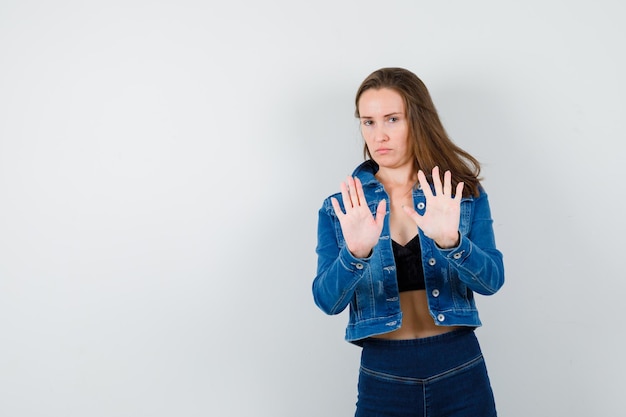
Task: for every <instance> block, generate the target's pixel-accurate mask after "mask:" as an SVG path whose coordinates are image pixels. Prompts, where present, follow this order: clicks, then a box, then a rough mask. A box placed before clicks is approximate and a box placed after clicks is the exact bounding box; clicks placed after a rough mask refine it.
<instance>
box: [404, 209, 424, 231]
mask: <svg viewBox="0 0 626 417" xmlns="http://www.w3.org/2000/svg"><path fill="white" fill-rule="evenodd" d="M402 210H404V212H405V213H406V214H407V215H408V216H409V217H410V218H411V219H413V221H414V222H415V224H416V225H417V226H419V225H420V223H421V222H422V216H420V215H419V214H418V213H417V211H415V210H414V209H413V207H409V206H402Z"/></svg>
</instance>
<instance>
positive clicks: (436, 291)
mask: <svg viewBox="0 0 626 417" xmlns="http://www.w3.org/2000/svg"><path fill="white" fill-rule="evenodd" d="M432 294H433V297H439V290H438V289H437V288H435V289H434V290H433V292H432Z"/></svg>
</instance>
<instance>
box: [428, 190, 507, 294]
mask: <svg viewBox="0 0 626 417" xmlns="http://www.w3.org/2000/svg"><path fill="white" fill-rule="evenodd" d="M439 251H440V252H441V254H442V255H443V256H445V257H446V259H448V262H449V265H450V267H451V268H454V269H456V270H457V272H458V276H459V279H460V280H461V281H463V283H465V284H466V285H467V286H468V288H470V289H471V290H472V291H474V292H477V293H479V294H483V295H491V294H494V293H495V292H497V291H498V290H499V289H500V288H501V287H502V285H503V284H504V263H503V260H502V253H501V252H500V251H499V250H498V249H496V242H495V236H494V233H493V220H492V219H491V209H490V208H489V201H488V198H487V194H486V193H485V192H484V190H483V189H482V188H481V194H480V196H478V197H477V198H476V199H475V200H474V210H473V214H472V223H471V228H470V231H469V233H468V234H467V235H463V234H462V233H461V238H460V241H459V245H458V246H457V247H456V248H452V249H441V248H439Z"/></svg>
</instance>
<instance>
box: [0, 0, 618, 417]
mask: <svg viewBox="0 0 626 417" xmlns="http://www.w3.org/2000/svg"><path fill="white" fill-rule="evenodd" d="M624 17H625V13H624V6H623V3H622V2H619V1H611V0H599V1H595V2H590V1H582V0H579V1H557V0H542V1H539V0H527V1H496V0H492V1H480V0H478V1H472V2H470V1H461V0H457V1H440V2H432V1H388V2H380V1H363V0H361V1H327V0H318V1H315V2H307V3H304V2H294V1H287V0H274V1H265V2H256V1H251V0H250V1H231V2H206V1H189V0H177V1H134V0H130V1H129V0H125V1H106V2H105V1H102V2H86V1H74V2H71V1H58V2H46V1H28V0H26V1H25V0H20V1H9V0H3V1H2V2H1V3H0V415H2V416H7V417H13V416H16V417H17V416H19V417H21V416H28V417H31V416H65V417H73V416H77V417H78V416H80V417H84V416H90V417H98V416H116V417H117V416H132V417H136V416H157V417H158V416H186V417H187V416H189V417H191V416H225V415H228V416H244V415H245V416H299V417H306V416H316V417H317V416H349V415H352V414H353V410H354V402H355V396H356V379H357V372H358V360H359V349H358V348H356V347H354V346H352V345H350V344H348V343H346V342H344V341H343V331H344V326H345V324H346V320H347V317H346V315H345V314H343V315H340V316H337V317H328V316H325V315H324V314H323V313H322V312H321V311H319V310H318V309H317V308H316V307H315V305H314V303H313V300H312V296H311V290H310V286H311V282H312V279H313V277H314V274H315V263H316V258H315V253H314V248H315V243H316V222H317V210H318V208H319V206H320V204H321V202H322V199H323V198H324V197H326V196H327V195H328V194H330V193H332V192H334V191H335V190H337V189H338V184H339V182H340V181H341V180H342V179H343V178H344V177H345V175H347V174H349V173H350V172H351V170H352V168H353V167H354V166H355V165H356V164H357V163H358V162H360V161H361V141H360V137H359V133H358V128H357V123H356V121H355V120H354V118H353V110H354V109H353V104H352V102H353V96H354V93H355V91H356V88H357V87H358V85H359V83H360V82H361V81H362V79H363V78H364V77H365V76H367V75H368V74H369V73H370V72H371V71H373V70H375V69H378V68H380V67H383V66H402V67H406V68H408V69H410V70H412V71H414V72H415V73H417V74H418V75H419V76H420V77H421V78H422V79H423V80H424V82H425V83H426V84H427V85H428V86H429V88H430V90H431V93H432V95H433V97H434V100H435V103H436V105H437V106H438V109H439V111H440V113H441V117H442V119H443V121H444V124H445V125H446V127H447V129H448V132H449V133H450V135H451V136H452V137H453V139H454V140H455V141H456V142H457V143H458V144H459V145H461V146H462V147H464V148H465V149H466V150H468V151H470V152H471V153H473V154H474V155H476V156H477V157H478V158H479V159H480V160H481V161H482V162H483V163H484V172H483V173H484V176H485V181H484V184H485V186H486V188H487V190H488V192H489V194H490V200H491V203H492V211H493V216H494V219H495V228H496V238H497V241H498V244H499V246H500V248H501V250H502V251H503V252H504V255H505V265H506V268H507V283H506V284H505V286H504V287H503V289H502V290H501V292H499V293H498V294H497V295H496V296H494V297H489V298H486V297H480V298H479V299H478V302H479V307H480V309H481V313H482V314H481V315H482V319H483V322H484V324H485V326H484V327H483V328H481V329H480V330H479V331H478V336H479V338H480V340H481V342H482V345H483V349H484V351H485V355H486V357H487V363H488V367H489V371H490V375H491V378H492V384H493V386H494V390H495V394H496V397H497V402H498V407H499V411H500V414H501V415H503V416H509V417H515V416H529V415H532V416H564V415H567V416H581V417H582V416H585V417H587V416H591V415H593V416H595V417H597V416H615V415H619V414H620V413H621V410H622V409H623V401H622V397H623V394H622V392H623V389H624V387H625V386H624V380H623V375H624V373H625V372H626V359H624V355H623V352H624V349H625V347H626V342H625V340H624V335H623V322H624V320H623V317H624V310H623V308H622V305H623V300H624V292H625V290H626V283H625V278H626V274H625V273H624V270H623V267H622V263H623V260H624V253H623V252H624V249H625V246H624V235H625V234H626V230H625V222H624V219H623V214H622V204H623V193H624V191H623V180H622V177H621V173H622V169H623V155H624V150H625V148H626V146H625V144H624V143H625V140H626V138H625V135H624V132H625V131H626V126H625V124H626V123H625V117H624V116H625V114H626V104H625V100H624V97H625V95H626V82H625V81H624V73H626V59H625V57H624V41H625V40H626V29H625V27H624V25H623V22H624Z"/></svg>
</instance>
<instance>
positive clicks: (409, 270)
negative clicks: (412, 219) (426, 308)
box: [391, 235, 426, 292]
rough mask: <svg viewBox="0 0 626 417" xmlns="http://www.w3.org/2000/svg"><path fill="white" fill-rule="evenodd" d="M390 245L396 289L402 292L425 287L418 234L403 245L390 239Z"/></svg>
mask: <svg viewBox="0 0 626 417" xmlns="http://www.w3.org/2000/svg"><path fill="white" fill-rule="evenodd" d="M391 246H392V248H393V257H394V258H395V260H396V277H397V279H398V290H399V291H400V292H403V291H412V290H424V289H426V284H425V283H424V268H423V267H422V248H421V247H420V238H419V235H415V237H414V238H413V239H411V240H410V241H409V242H408V243H407V244H406V245H405V246H402V245H400V244H399V243H396V242H395V241H394V240H391Z"/></svg>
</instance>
